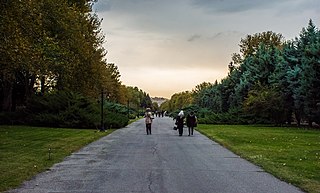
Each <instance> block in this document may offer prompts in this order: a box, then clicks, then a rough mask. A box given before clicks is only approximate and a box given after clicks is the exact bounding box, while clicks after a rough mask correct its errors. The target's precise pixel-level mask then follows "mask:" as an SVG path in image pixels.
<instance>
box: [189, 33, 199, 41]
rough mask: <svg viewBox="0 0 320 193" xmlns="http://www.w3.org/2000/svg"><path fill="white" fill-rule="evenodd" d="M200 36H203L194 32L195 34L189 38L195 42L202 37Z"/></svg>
mask: <svg viewBox="0 0 320 193" xmlns="http://www.w3.org/2000/svg"><path fill="white" fill-rule="evenodd" d="M200 38H201V36H200V35H198V34H194V35H192V36H191V37H189V38H188V42H193V41H195V40H197V39H200Z"/></svg>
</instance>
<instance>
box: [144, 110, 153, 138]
mask: <svg viewBox="0 0 320 193" xmlns="http://www.w3.org/2000/svg"><path fill="white" fill-rule="evenodd" d="M144 117H145V123H146V131H147V135H151V124H152V119H153V118H152V113H151V109H150V108H147V109H146V113H145V115H144Z"/></svg>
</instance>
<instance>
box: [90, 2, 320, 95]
mask: <svg viewBox="0 0 320 193" xmlns="http://www.w3.org/2000/svg"><path fill="white" fill-rule="evenodd" d="M93 11H95V12H96V13H97V14H98V17H99V18H101V19H103V20H102V24H101V28H102V31H103V34H104V35H105V40H106V41H105V43H104V44H103V46H104V47H105V49H106V50H107V51H108V54H107V56H106V58H107V62H108V63H114V64H115V65H117V66H118V68H119V71H120V74H121V78H120V80H121V81H122V83H123V84H124V85H127V86H137V87H138V88H139V89H142V90H143V91H145V92H146V93H148V94H149V95H150V96H152V97H156V96H157V97H165V98H168V99H170V97H171V96H172V95H173V94H175V93H179V92H183V91H191V90H192V89H194V88H195V86H196V85H199V84H201V83H202V82H212V83H213V82H215V81H216V80H218V81H219V80H221V79H222V78H225V77H226V76H227V74H228V64H229V63H230V61H231V55H232V54H233V53H239V43H240V40H241V38H245V37H246V35H248V34H250V35H253V34H255V33H261V32H265V31H273V32H275V33H281V34H282V35H283V36H284V37H285V40H292V39H294V38H295V37H298V36H299V33H300V32H301V30H302V28H303V27H307V25H308V22H309V20H310V19H312V20H313V23H314V24H315V25H316V26H317V27H318V28H319V26H320V25H319V24H320V14H319V13H320V0H98V2H97V3H95V4H94V6H93Z"/></svg>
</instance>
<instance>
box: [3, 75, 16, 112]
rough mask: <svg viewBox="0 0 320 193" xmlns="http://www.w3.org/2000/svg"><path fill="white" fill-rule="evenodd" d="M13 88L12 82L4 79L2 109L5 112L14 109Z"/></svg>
mask: <svg viewBox="0 0 320 193" xmlns="http://www.w3.org/2000/svg"><path fill="white" fill-rule="evenodd" d="M12 90H13V84H12V82H9V81H7V80H4V84H3V99H2V110H3V111H4V112H11V110H12Z"/></svg>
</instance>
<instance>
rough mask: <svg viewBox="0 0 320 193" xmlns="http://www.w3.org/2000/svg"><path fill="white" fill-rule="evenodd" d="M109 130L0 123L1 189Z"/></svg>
mask: <svg viewBox="0 0 320 193" xmlns="http://www.w3.org/2000/svg"><path fill="white" fill-rule="evenodd" d="M112 131H113V130H107V131H106V132H96V130H85V129H81V130H80V129H61V128H39V127H27V126H0V139H1V141H0V174H1V175H0V192H2V191H5V190H8V189H9V188H13V187H17V186H19V185H20V184H21V183H22V182H23V181H25V180H27V179H30V178H31V177H32V176H34V175H35V174H37V173H39V172H42V171H45V170H46V169H48V168H50V167H51V166H52V165H53V164H54V163H57V162H60V161H62V160H63V158H64V157H66V156H67V155H70V154H71V153H72V152H74V151H76V150H79V149H80V148H81V147H83V146H84V145H86V144H89V143H90V142H93V141H95V140H97V139H98V138H100V137H102V136H105V135H108V134H109V133H111V132H112ZM49 148H51V152H52V153H51V156H50V157H51V159H50V160H49Z"/></svg>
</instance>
